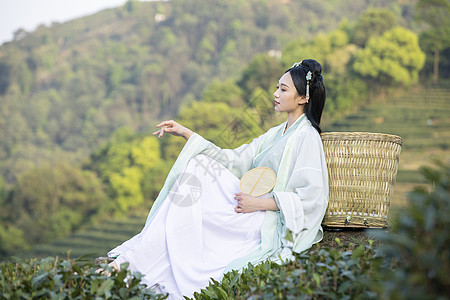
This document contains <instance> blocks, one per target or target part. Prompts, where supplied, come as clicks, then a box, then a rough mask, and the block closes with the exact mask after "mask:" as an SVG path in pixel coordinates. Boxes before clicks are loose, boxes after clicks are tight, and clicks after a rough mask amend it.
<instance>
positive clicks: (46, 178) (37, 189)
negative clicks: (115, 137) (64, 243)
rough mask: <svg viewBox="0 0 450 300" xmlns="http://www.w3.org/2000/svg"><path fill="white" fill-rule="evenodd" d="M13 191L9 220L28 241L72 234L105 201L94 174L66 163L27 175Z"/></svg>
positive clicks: (8, 206) (8, 205)
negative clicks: (22, 232)
mask: <svg viewBox="0 0 450 300" xmlns="http://www.w3.org/2000/svg"><path fill="white" fill-rule="evenodd" d="M13 192H14V193H13V196H12V197H11V199H10V201H9V202H8V203H6V209H8V210H9V221H10V223H12V224H13V225H14V227H17V228H18V229H20V230H23V231H24V232H25V237H26V239H27V240H28V241H29V242H42V241H46V240H48V239H51V238H55V237H61V236H64V235H67V234H69V233H70V232H71V231H72V230H73V229H75V228H78V227H79V226H80V225H81V224H82V223H83V222H84V221H86V220H87V219H88V218H89V217H90V216H92V215H93V214H95V213H96V212H97V211H98V209H99V207H100V205H101V204H102V203H103V202H104V200H105V195H104V192H103V188H102V185H101V182H100V181H99V180H98V178H97V177H96V176H95V174H94V173H92V172H90V171H84V170H80V169H78V168H75V167H71V166H68V165H66V164H64V163H58V164H55V165H46V166H43V167H41V168H39V169H35V170H32V171H29V172H28V173H25V174H24V175H22V176H21V177H19V179H18V182H17V184H16V186H15V187H14V190H13ZM14 227H12V228H13V229H11V230H14Z"/></svg>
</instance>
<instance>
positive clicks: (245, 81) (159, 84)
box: [0, 0, 450, 257]
mask: <svg viewBox="0 0 450 300" xmlns="http://www.w3.org/2000/svg"><path fill="white" fill-rule="evenodd" d="M419 2H420V3H421V4H420V3H419V4H420V5H425V6H426V5H429V3H428V4H427V3H423V1H419ZM425 2H426V1H425ZM430 3H431V1H430ZM445 3H446V2H443V4H442V3H441V4H439V5H441V6H440V7H439V6H438V8H439V9H440V11H442V12H443V14H444V16H446V15H445V14H448V6H445ZM419 4H417V5H419ZM415 5H416V1H387V0H386V1H384V0H377V1H375V0H374V1H362V0H361V1H351V2H350V1H327V2H323V3H310V2H307V1H287V0H264V1H263V0H250V1H240V0H229V1H225V0H215V1H208V0H174V1H170V2H165V1H162V2H159V1H158V2H138V1H129V2H127V3H126V4H125V5H124V6H122V7H118V8H115V9H109V10H105V11H102V12H100V13H98V14H95V15H92V16H87V17H84V18H80V19H77V20H73V21H71V22H67V23H64V24H53V25H52V26H49V27H46V26H40V27H39V28H38V29H37V30H36V31H35V32H32V33H28V32H25V31H23V30H19V31H18V32H16V35H15V40H14V41H13V42H10V43H5V44H3V45H2V46H1V47H0V102H1V105H0V206H1V207H2V209H1V211H0V255H1V256H2V257H7V256H9V255H11V254H13V253H16V252H17V251H19V250H26V249H29V248H30V247H32V246H33V245H35V244H36V243H43V242H46V241H49V240H52V239H55V238H58V237H64V236H68V235H69V234H70V233H71V232H73V231H74V230H77V229H79V228H81V227H82V226H83V225H85V224H88V223H90V222H96V221H104V220H105V219H106V218H117V217H120V216H123V215H129V214H130V213H133V212H135V211H139V210H144V211H148V209H149V207H150V206H151V203H152V201H153V200H154V199H155V198H156V196H157V193H158V191H159V190H160V188H161V186H162V184H163V182H164V179H165V176H166V175H167V173H168V170H169V169H170V166H171V165H172V163H173V161H174V159H175V157H176V156H177V155H178V153H179V151H180V149H181V147H182V144H183V142H182V141H181V140H180V139H174V138H171V137H170V138H167V139H165V140H163V141H161V142H160V143H159V142H157V141H156V139H154V137H152V136H150V132H152V131H153V130H152V128H153V127H154V124H156V123H157V122H159V121H160V120H162V119H165V118H176V119H177V120H179V121H180V122H181V123H183V124H184V125H186V126H188V127H190V128H192V129H193V130H195V131H197V132H198V133H200V134H202V135H203V136H204V137H205V138H207V139H210V140H212V141H213V142H215V143H216V144H218V145H219V146H222V147H235V146H238V145H240V144H242V143H243V142H248V141H249V140H250V139H251V138H252V137H255V136H257V135H259V134H261V133H263V132H264V131H265V130H267V129H268V128H270V127H271V126H273V125H275V124H278V123H280V122H282V121H283V118H282V116H281V117H280V116H277V115H274V114H273V112H272V107H271V102H272V96H271V94H272V92H273V89H274V86H275V84H276V81H277V80H278V78H279V76H280V74H281V73H282V72H283V71H284V70H285V69H287V68H288V67H289V66H290V65H291V64H292V63H293V62H295V61H298V60H300V59H302V58H307V57H314V58H316V59H317V60H318V61H320V62H321V63H322V65H323V68H324V74H326V84H327V91H328V96H327V105H326V111H325V114H324V120H325V122H328V124H331V123H332V122H334V121H337V120H339V119H341V118H342V117H343V116H345V115H347V114H349V113H354V112H355V111H357V109H358V108H360V107H363V106H364V105H366V104H367V103H368V102H370V101H379V100H380V99H383V98H386V97H388V96H387V95H391V94H392V93H395V92H396V91H398V90H401V89H404V88H410V87H411V86H412V85H414V84H416V83H417V82H418V79H419V76H422V77H423V78H428V77H430V72H431V70H430V69H429V68H425V69H423V70H424V71H423V72H424V73H422V74H421V73H420V71H421V70H422V67H423V66H424V64H425V61H426V60H427V61H429V59H430V56H429V53H435V51H436V49H438V50H439V53H441V56H440V57H441V59H440V61H439V66H441V70H445V67H446V66H448V64H449V63H450V62H449V60H448V48H449V45H448V40H447V35H446V34H447V31H445V28H444V29H442V26H440V25H439V26H438V27H436V25H435V24H434V23H433V22H431V19H430V18H425V19H424V20H425V23H419V22H416V21H415V19H414V16H415V10H414V9H415ZM435 8H436V5H435V6H432V7H431V8H429V6H426V7H425V8H424V7H422V9H423V11H427V9H435ZM433 30H434V31H433ZM436 30H440V31H438V32H439V36H442V38H441V40H442V43H441V44H442V45H444V46H442V45H441V44H439V47H438V48H436V47H434V46H435V45H434V44H433V45H428V44H427V45H428V46H424V45H425V44H419V42H421V41H423V36H422V35H420V34H419V33H421V32H434V33H435V31H436ZM442 30H444V31H442ZM433 47H434V48H433ZM424 51H425V52H424ZM446 51H447V52H446ZM425 54H426V55H425ZM433 57H434V54H433ZM433 72H434V69H433ZM442 75H443V76H444V80H445V76H447V77H448V74H446V73H445V71H444V72H443V73H442ZM326 124H327V123H325V126H326Z"/></svg>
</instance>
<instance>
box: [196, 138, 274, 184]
mask: <svg viewBox="0 0 450 300" xmlns="http://www.w3.org/2000/svg"><path fill="white" fill-rule="evenodd" d="M266 136H267V133H265V134H263V135H260V136H259V137H257V138H254V139H253V140H252V141H251V142H250V143H249V144H243V145H242V146H240V147H238V148H235V149H222V148H220V147H218V146H216V145H215V144H213V143H212V142H209V141H206V140H205V139H203V138H201V137H197V138H201V139H203V141H202V143H203V144H204V145H206V147H204V149H203V150H202V151H201V154H205V155H207V156H209V157H211V158H212V159H214V160H215V161H217V162H218V163H220V164H222V165H223V166H224V167H225V168H227V169H228V170H230V171H231V172H232V173H233V174H234V175H235V176H236V177H238V178H241V177H242V176H243V175H244V174H245V173H246V172H247V171H248V170H250V169H251V168H252V166H253V159H254V158H255V156H256V155H257V154H258V151H259V150H260V146H261V143H262V142H263V141H264V139H265V137H266Z"/></svg>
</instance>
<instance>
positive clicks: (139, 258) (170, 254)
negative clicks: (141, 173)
mask: <svg viewBox="0 0 450 300" xmlns="http://www.w3.org/2000/svg"><path fill="white" fill-rule="evenodd" d="M285 128H286V122H285V123H283V124H281V125H279V126H276V127H274V128H271V129H270V130H269V131H268V132H266V133H265V134H263V135H261V136H259V137H257V138H255V139H253V141H252V142H251V143H249V144H244V145H242V146H240V147H238V148H236V149H221V148H219V147H217V146H215V145H214V144H213V143H211V142H209V141H207V140H205V139H204V138H202V137H201V136H200V135H198V134H195V133H194V134H193V135H192V136H191V137H190V138H189V140H188V141H187V143H186V145H185V146H184V148H183V150H182V151H181V153H180V155H179V157H178V158H177V160H176V162H175V164H174V166H173V167H172V169H171V171H170V172H169V175H168V177H167V179H166V182H165V184H164V186H163V188H162V190H161V191H160V194H159V196H158V198H157V199H156V200H155V203H154V204H153V206H152V209H151V210H150V213H149V216H148V219H147V223H146V225H145V227H144V229H143V230H142V232H141V233H139V234H138V235H136V236H135V237H133V238H132V239H130V240H129V241H126V242H125V243H123V244H122V245H120V246H118V247H116V248H115V249H113V250H111V251H110V252H109V253H108V255H109V256H117V255H118V257H117V258H116V263H117V264H118V265H120V264H121V263H123V262H129V264H130V269H131V270H133V271H139V272H141V273H143V274H144V275H145V277H144V278H143V282H144V283H146V284H147V285H149V286H151V287H153V288H155V289H156V290H157V291H162V292H168V293H169V295H170V297H171V298H173V299H178V298H182V295H185V296H192V295H193V293H194V292H195V291H198V290H200V289H201V288H204V287H206V286H207V285H208V282H209V279H210V278H214V279H216V280H220V279H221V277H222V275H223V274H224V273H225V272H228V271H230V270H241V269H242V268H244V267H246V266H247V265H248V263H252V264H254V265H255V264H258V263H261V262H262V261H264V260H267V259H270V260H272V261H275V262H280V263H281V262H283V261H286V260H288V259H292V258H293V255H292V252H302V251H304V250H307V249H308V248H310V247H311V246H312V244H313V243H316V242H318V241H320V240H321V239H322V228H321V222H322V219H323V217H324V214H325V210H326V207H327V204H328V172H327V167H326V162H325V156H324V152H323V148H322V141H321V138H320V135H319V134H318V132H317V131H316V129H314V128H313V127H312V125H311V123H310V122H309V120H308V119H307V118H306V116H305V115H302V116H300V117H299V118H298V119H297V120H296V121H295V122H294V124H292V125H291V126H290V127H289V128H288V129H287V130H285ZM261 166H264V167H269V168H271V169H273V170H274V171H275V172H276V173H277V182H276V184H275V187H274V188H273V191H272V192H271V193H270V194H267V195H264V196H262V197H273V198H274V199H275V201H276V204H277V206H278V207H279V211H257V212H253V213H236V212H235V211H234V207H236V204H237V203H236V200H234V194H235V193H237V192H239V180H240V178H241V177H242V176H243V175H244V174H245V173H246V172H247V171H249V170H251V169H253V168H256V167H261Z"/></svg>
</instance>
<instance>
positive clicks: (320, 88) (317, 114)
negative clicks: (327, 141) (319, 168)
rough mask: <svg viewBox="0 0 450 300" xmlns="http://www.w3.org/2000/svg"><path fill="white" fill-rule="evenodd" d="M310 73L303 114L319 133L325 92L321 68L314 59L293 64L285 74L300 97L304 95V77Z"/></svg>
mask: <svg viewBox="0 0 450 300" xmlns="http://www.w3.org/2000/svg"><path fill="white" fill-rule="evenodd" d="M308 71H311V75H312V77H311V80H310V81H309V101H308V103H305V108H304V111H305V114H306V117H307V118H308V120H309V121H310V122H311V124H312V126H313V127H314V128H315V129H316V130H317V131H318V132H319V133H321V132H322V130H321V129H320V118H321V117H322V111H323V107H324V105H325V98H326V91H325V85H324V84H323V77H322V74H321V73H322V66H321V65H320V64H319V63H318V62H317V61H315V60H314V59H305V60H302V61H301V62H300V63H297V64H295V65H294V66H292V67H291V68H290V69H289V70H287V71H286V72H285V73H287V72H289V73H290V74H291V77H292V81H293V82H294V85H295V88H296V89H297V92H298V94H299V95H300V96H305V95H306V83H307V81H306V75H307V74H308Z"/></svg>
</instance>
